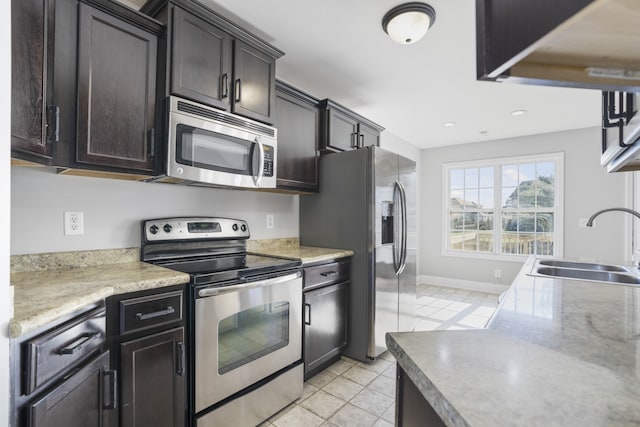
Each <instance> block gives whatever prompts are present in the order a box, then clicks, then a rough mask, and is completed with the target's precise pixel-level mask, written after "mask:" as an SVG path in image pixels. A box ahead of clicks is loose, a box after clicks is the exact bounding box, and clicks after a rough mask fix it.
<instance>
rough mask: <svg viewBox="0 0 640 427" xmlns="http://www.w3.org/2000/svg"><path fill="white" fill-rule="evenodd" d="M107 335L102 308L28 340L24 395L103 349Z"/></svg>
mask: <svg viewBox="0 0 640 427" xmlns="http://www.w3.org/2000/svg"><path fill="white" fill-rule="evenodd" d="M105 336H106V335H105V310H104V308H102V307H100V308H97V309H95V310H92V311H90V312H88V313H86V314H84V315H82V316H81V317H79V318H77V319H76V320H73V321H71V322H70V323H67V324H66V325H62V327H60V328H56V329H54V330H52V331H51V332H49V333H46V334H45V335H41V336H39V337H38V338H35V339H33V340H30V341H27V342H26V357H27V358H26V361H25V363H26V365H27V366H26V368H27V370H26V381H25V394H30V393H32V392H34V391H35V390H37V389H38V388H40V387H41V386H43V385H44V384H46V383H48V382H49V381H50V380H52V379H54V378H56V377H58V376H59V375H60V374H62V373H63V372H66V371H69V370H71V369H73V368H74V367H75V366H76V365H77V364H78V363H79V362H80V361H83V360H84V359H86V358H87V357H88V356H89V355H91V354H93V353H94V352H96V351H98V350H100V349H101V348H102V344H103V343H104V340H105Z"/></svg>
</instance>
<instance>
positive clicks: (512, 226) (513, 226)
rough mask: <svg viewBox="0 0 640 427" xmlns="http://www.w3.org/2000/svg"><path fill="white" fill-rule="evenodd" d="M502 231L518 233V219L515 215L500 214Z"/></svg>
mask: <svg viewBox="0 0 640 427" xmlns="http://www.w3.org/2000/svg"><path fill="white" fill-rule="evenodd" d="M502 229H503V230H504V231H518V217H517V214H515V213H503V214H502Z"/></svg>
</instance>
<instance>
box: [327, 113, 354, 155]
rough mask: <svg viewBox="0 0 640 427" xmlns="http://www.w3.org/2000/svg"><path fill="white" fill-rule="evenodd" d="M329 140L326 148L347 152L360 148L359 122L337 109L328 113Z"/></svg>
mask: <svg viewBox="0 0 640 427" xmlns="http://www.w3.org/2000/svg"><path fill="white" fill-rule="evenodd" d="M327 118H328V123H327V130H328V140H327V141H325V144H326V148H333V149H334V150H340V151H346V150H353V149H354V148H357V147H358V121H357V120H356V119H354V118H353V117H351V116H349V115H347V114H344V113H342V112H340V111H338V110H335V109H329V111H328V112H327Z"/></svg>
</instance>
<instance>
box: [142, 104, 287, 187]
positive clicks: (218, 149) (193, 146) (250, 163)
mask: <svg viewBox="0 0 640 427" xmlns="http://www.w3.org/2000/svg"><path fill="white" fill-rule="evenodd" d="M276 165H277V129H276V128H274V127H271V126H268V125H265V124H264V123H260V122H256V121H254V120H249V119H246V118H244V117H240V116H237V115H235V114H229V113H226V112H224V111H220V110H217V109H215V108H212V107H209V106H206V105H202V104H199V103H197V102H193V101H189V100H186V99H182V98H178V97H174V96H171V97H169V98H168V120H167V151H166V175H165V176H162V177H158V178H156V179H154V181H159V182H171V183H176V184H190V185H202V186H223V187H242V188H275V186H276V174H277V170H276Z"/></svg>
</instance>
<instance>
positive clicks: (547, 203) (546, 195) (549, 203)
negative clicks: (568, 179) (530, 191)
mask: <svg viewBox="0 0 640 427" xmlns="http://www.w3.org/2000/svg"><path fill="white" fill-rule="evenodd" d="M554 197H555V192H554V188H553V184H550V183H548V182H546V181H544V180H540V179H539V180H538V181H536V200H537V206H538V207H539V208H552V207H553V205H554Z"/></svg>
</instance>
